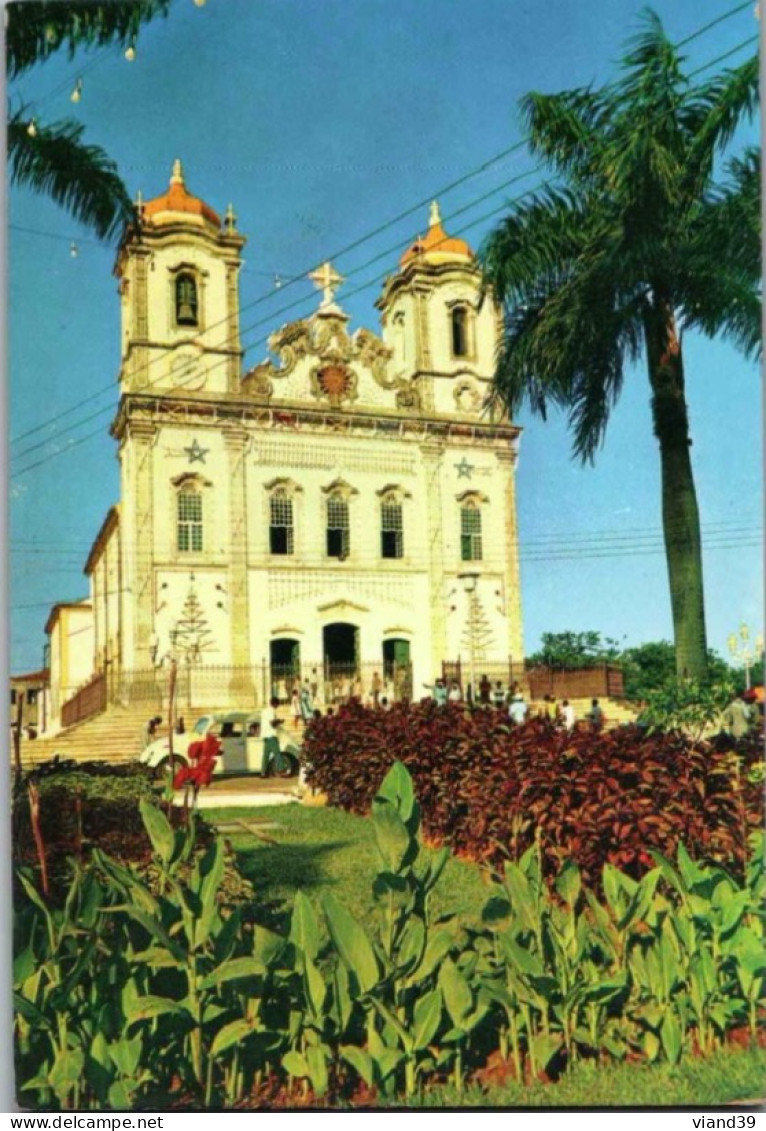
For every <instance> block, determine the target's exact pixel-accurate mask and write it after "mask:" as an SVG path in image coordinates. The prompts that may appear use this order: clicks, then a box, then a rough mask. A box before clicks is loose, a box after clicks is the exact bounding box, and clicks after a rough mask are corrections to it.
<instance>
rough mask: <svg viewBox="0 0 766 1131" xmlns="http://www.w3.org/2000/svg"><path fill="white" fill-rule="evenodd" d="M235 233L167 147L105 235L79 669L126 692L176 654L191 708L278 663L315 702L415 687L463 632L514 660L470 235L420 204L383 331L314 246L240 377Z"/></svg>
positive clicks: (504, 495) (508, 446)
mask: <svg viewBox="0 0 766 1131" xmlns="http://www.w3.org/2000/svg"><path fill="white" fill-rule="evenodd" d="M244 244H245V238H244V237H243V236H242V235H241V234H240V233H239V232H238V231H237V228H236V221H235V217H234V215H233V212H232V210H231V207H229V210H228V212H227V213H226V215H225V217H224V218H223V220H221V219H219V217H218V215H217V214H216V213H215V212H214V211H213V210H212V209H211V208H210V207H209V206H208V205H207V204H205V203H204V202H203V201H201V200H199V199H197V198H196V197H194V196H193V195H191V193H190V192H189V191H188V190H187V188H186V186H185V183H184V177H183V173H182V170H181V166H180V162H176V164H175V167H174V170H173V175H172V178H171V181H170V186H169V189H168V191H167V192H166V193H165V194H164V195H162V196H160V197H157V198H156V199H153V200H150V201H148V202H146V203H143V204H139V205H138V206H137V219H136V222H135V223H134V224H133V225H132V226H130V227H129V228H128V230H127V231H126V232H125V235H124V238H123V240H122V243H121V245H120V249H119V252H118V256H117V261H116V265H115V274H116V276H117V279H118V280H119V293H120V296H121V305H122V329H121V336H122V337H121V340H122V363H121V369H120V374H119V383H120V402H119V407H118V410H117V414H116V417H115V420H114V422H113V424H112V426H111V434H112V435H113V436H114V439H115V441H116V443H117V454H118V459H119V463H120V499H119V502H118V503H117V505H115V506H114V507H113V508H112V509H111V510H110V511H109V513H108V515H107V517H106V519H105V522H104V524H103V526H102V528H101V531H100V532H99V534H98V537H97V538H96V540H95V542H94V545H93V548H92V550H91V553H90V555H89V557H88V562H87V566H86V573H87V574H88V576H89V579H90V597H89V605H90V610H91V611H90V615H91V617H92V633H91V634H90V636H88V635H86V634H83V646H84V647H85V646H87V642H88V641H90V640H92V649H91V652H90V654H89V656H88V665H87V666H88V670H89V672H90V673H91V674H92V675H93V676H98V674H99V673H102V674H103V675H104V677H105V679H106V682H107V684H108V688H109V697H110V699H111V700H112V701H115V702H116V701H122V702H130V701H134V700H135V701H138V699H139V698H140V695H141V693H142V692H141V689H142V688H145V687H147V686H153V685H154V684H156V682H157V680H159V679H160V678H161V676H160V675H157V674H155V673H161V672H162V664H163V662H164V661H165V660H166V659H167V658H168V657H169V656H170V655H171V654H172V655H174V656H175V657H176V658H177V660H178V665H179V687H180V691H181V694H182V695H183V694H184V688H185V687H186V691H187V692H188V693H189V695H190V696H191V695H193V697H194V705H195V706H202V705H205V706H211V705H224V704H234V703H245V704H251V703H253V702H260V701H262V700H263V699H264V698H266V697H268V696H270V695H271V694H272V691H273V690H274V689H277V688H278V689H279V690H280V692H282V690H283V688H282V686H281V685H282V684H285V685H287V687H288V689H289V684H290V682H291V680H294V679H295V678H298V677H300V678H302V679H308V680H309V682H310V683H312V684H316V685H317V690H318V694H319V695H320V696H322V695H324V697H325V700H329V699H330V698H332V697H333V696H334V695H335V693H336V692H337V691H338V689H339V684H342V683H343V682H344V681H346V682H347V684H348V685H349V686H350V687H351V689H352V690H353V688H354V686H355V687H356V690H357V692H358V691H359V690H361V691H362V693H366V692H368V691H369V690H370V688H371V687H372V685H373V681H375V683H376V685H377V684H378V682H380V683H384V684H387V686H388V690H389V693H390V694H414V695H415V697H419V696H420V695H421V694H423V691H422V690H421V688H422V685H423V684H424V683H432V682H433V679H434V677H435V676H437V675H439V674H441V670H442V663H443V662H444V661H454V660H455V659H456V658H457V657H458V656H462V657H463V660H464V663H465V662H467V660H468V657H469V652H470V651H471V650H473V653H474V659H475V661H476V662H477V663H481V662H485V663H486V664H488V665H489V664H494V665H498V664H507V663H508V659H509V657H513V659H514V660H516V661H520V660H521V658H522V656H523V645H522V623H521V600H520V592H519V565H518V541H517V528H516V503H515V487H514V468H515V461H516V452H517V442H518V436H519V429H518V428H517V427H515V426H514V425H513V424H511V423H509V422H508V421H507V420H506V419H504V418H501V417H500V416H499V415H495V416H493V415H492V413H491V412H490V411H489V410H488V408H487V393H488V389H489V382H490V379H491V376H492V374H493V370H494V364H495V356H496V349H497V345H498V338H499V334H500V332H501V320H500V314H499V311H498V309H497V307H496V305H495V304H494V303H493V301H492V299H491V297H489V296H488V297H485V299H484V301H483V302H482V301H481V277H480V273H479V269H478V266H477V264H476V261H475V259H474V255H473V253H472V251H471V249H470V248H469V247H468V245H467V244H466V243H465V242H464V241H463V240H460V239H454V238H451V237H449V236H448V235H446V233H445V232H444V230H443V228H442V225H441V220H440V217H439V211H438V208H437V206H436V205H435V204H434V205H433V206H432V208H431V215H430V221H429V227H428V231H427V234H426V235H425V236H424V237H423V238H419V239H417V240H416V241H415V242H414V243H413V244H412V245H411V246H410V247H408V248H407V250H406V251H405V252H404V254H403V255H402V257H401V259H400V262H399V265H398V267H397V268H396V269H395V271H394V272H393V274H391V275H390V276H389V277H388V279H387V280H386V282H385V284H384V286H383V289H382V293H381V295H380V298H379V299H378V301H377V307H378V309H379V311H380V321H381V328H380V333H379V334H377V333H374V332H372V331H371V330H369V329H365V328H359V329H354V328H353V327H351V326H350V325H349V316H348V315H347V314H345V313H344V312H343V309H342V307H341V306H340V305H339V304H338V301H337V299H336V292H337V291H338V289H339V287H340V284H341V283H342V281H343V280H342V279H341V278H340V276H339V275H338V274H337V273H336V272H335V271H334V270H333V268H332V267H331V265H330V264H324V265H323V266H322V267H321V268H320V269H318V270H317V271H315V272H313V273H312V275H311V278H312V279H313V281H314V282H315V283H316V285H317V287H318V289H319V292H320V293H319V295H318V296H317V299H318V301H317V306H316V309H315V310H314V312H313V314H311V315H310V316H309V317H307V318H305V319H301V320H298V321H295V322H291V323H289V324H287V325H284V326H282V327H281V328H280V329H278V330H276V331H275V332H274V333H273V334H272V336H271V338H270V339H269V356H268V358H266V359H265V360H264V361H263V362H262V363H261V364H259V365H257V366H256V367H255V368H253V369H251V370H250V371H249V372H246V373H243V372H242V357H243V350H242V346H241V342H240V329H239V327H240V308H239V291H238V274H239V270H240V267H241V263H242V260H241V254H242V249H243V246H244ZM466 573H467V574H470V575H475V577H473V578H472V580H470V579H469V581H468V585H469V587H470V586H471V585H473V586H474V588H473V592H472V593H470V594H469V593H467V592H466V586H465V582H466V579H465V578H461V575H463V574H466ZM86 607H87V606H86V605H83V606H81V609H82V613H81V614H80V615H84V610H85V609H86ZM51 680H52V681H54V680H55V670H54V666H53V665H52V669H51ZM185 680H186V681H187V683H188V686H187V684H185V682H184V681H185ZM347 689H348V688H347ZM62 690H63V689H59V693H58V698H57V692H56V690H55V689H54V691H53V701H54V702H60V701H61V691H62ZM190 701H191V699H190Z"/></svg>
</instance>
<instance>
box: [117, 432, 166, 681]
mask: <svg viewBox="0 0 766 1131" xmlns="http://www.w3.org/2000/svg"><path fill="white" fill-rule="evenodd" d="M157 435H158V429H157V425H156V424H155V423H154V422H153V421H151V420H135V419H134V420H131V421H130V422H129V424H128V443H129V444H130V447H131V453H130V456H131V465H132V467H131V476H130V477H131V479H132V484H130V483H128V484H125V488H126V492H130V493H132V496H133V506H132V524H133V530H132V534H133V537H132V539H129V540H128V547H126V550H127V552H126V555H125V556H126V566H127V569H126V574H127V576H126V578H125V581H126V584H128V585H130V587H131V590H132V596H133V656H132V661H131V666H132V667H134V668H146V667H148V666H149V665H150V663H151V659H150V645H151V637H152V632H153V631H154V445H155V442H156V439H157ZM123 497H125V496H123ZM129 497H130V495H129V494H128V498H129ZM130 542H132V549H131V548H130Z"/></svg>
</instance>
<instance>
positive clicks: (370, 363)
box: [242, 306, 420, 409]
mask: <svg viewBox="0 0 766 1131" xmlns="http://www.w3.org/2000/svg"><path fill="white" fill-rule="evenodd" d="M347 323H348V315H347V314H344V312H343V311H342V310H340V308H338V307H335V306H332V307H330V308H328V309H324V310H319V311H317V312H316V313H315V314H314V315H313V316H312V317H311V318H307V319H305V320H301V321H297V322H289V323H287V324H286V325H285V326H282V327H281V328H280V329H279V330H277V331H276V332H275V333H274V334H272V335H271V337H270V338H269V342H268V345H269V351H270V352H271V354H272V355H273V358H274V360H272V359H269V360H266V361H264V362H262V363H261V364H260V365H257V366H255V367H254V368H253V369H251V370H250V372H249V373H247V374H246V376H245V377H244V379H243V382H242V387H243V391H245V392H248V393H250V394H251V395H252V396H254V397H257V398H259V399H266V400H268V399H271V397H272V396H274V395H276V396H287V397H289V399H291V400H292V399H295V393H296V388H295V383H294V381H290V380H289V379H290V378H296V379H299V378H300V377H301V376H302V371H304V370H305V378H306V380H305V384H304V383H303V382H302V380H301V383H300V396H301V398H303V397H306V398H307V399H311V400H313V401H315V402H317V403H319V404H328V405H331V406H333V407H336V408H337V407H340V406H342V405H346V404H353V403H354V402H355V401H357V400H360V401H364V400H365V398H364V396H363V393H362V390H361V387H360V386H361V384H362V383H363V382H364V381H365V380H366V379H367V378H368V377H369V378H371V380H372V382H373V383H374V385H376V386H377V387H378V388H379V389H384V390H386V391H389V392H392V393H393V394H394V397H393V400H394V403H395V404H396V405H397V406H398V407H402V408H408V409H417V408H419V407H420V405H419V397H418V394H417V390H416V389H415V388H414V386H412V385H411V383H410V382H408V381H404V380H402V378H401V377H399V376H398V375H394V374H391V373H390V372H389V370H390V363H391V359H392V353H393V351H392V350H391V349H390V348H389V347H388V346H387V345H386V344H385V343H384V342H383V341H382V339H381V338H379V337H378V336H377V334H374V333H373V332H372V330H368V329H366V328H364V327H363V328H361V329H359V330H357V331H356V333H354V334H349V332H348V329H347ZM280 384H282V386H283V387H282V388H281V389H280V388H279V386H280ZM288 388H289V392H288V391H287V389H288Z"/></svg>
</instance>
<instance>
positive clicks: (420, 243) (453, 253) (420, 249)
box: [399, 201, 473, 267]
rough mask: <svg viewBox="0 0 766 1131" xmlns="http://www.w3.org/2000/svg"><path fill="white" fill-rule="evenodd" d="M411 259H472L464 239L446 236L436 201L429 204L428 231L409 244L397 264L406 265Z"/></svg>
mask: <svg viewBox="0 0 766 1131" xmlns="http://www.w3.org/2000/svg"><path fill="white" fill-rule="evenodd" d="M413 260H421V261H425V262H426V263H450V262H454V261H455V260H459V261H462V262H464V263H465V262H471V261H472V260H473V252H472V251H471V248H470V247H469V246H468V244H467V243H466V242H465V240H461V239H458V238H457V237H455V236H448V235H447V233H446V232H445V231H444V228H443V227H442V221H441V216H440V215H439V206H438V204H437V203H436V201H434V202H433V204H432V205H431V215H430V217H429V228H428V231H427V232H426V234H425V235H424V236H422V237H421V236H418V238H417V239H416V240H415V242H414V243H412V244H410V246H409V247H408V248H407V250H406V251H405V253H404V255H403V256H402V257H401V259H400V260H399V266H400V267H406V266H407V264H408V263H411V262H412V261H413Z"/></svg>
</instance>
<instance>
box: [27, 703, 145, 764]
mask: <svg viewBox="0 0 766 1131" xmlns="http://www.w3.org/2000/svg"><path fill="white" fill-rule="evenodd" d="M149 716H150V712H149V711H147V709H146V708H145V707H142V708H135V707H133V708H124V707H109V708H107V710H106V711H103V712H102V713H101V714H99V715H93V716H92V717H91V718H89V719H84V720H83V721H82V722H81V723H76V724H75V725H74V726H71V727H67V729H66V730H62V731H59V733H58V734H57V735H55V736H54V737H52V738H33V739H22V742H21V761H22V764H23V765H24V767H25V768H32V767H33V766H36V765H39V764H40V763H41V762H47V761H48V760H49V759H51V758H52V757H53V756H54V755H55V754H59V755H61V757H62V758H74V759H76V760H77V761H78V762H90V761H96V760H97V761H103V762H112V763H114V764H120V763H123V764H124V763H125V762H132V761H133V760H134V759H136V758H137V757H138V755H139V753H140V751H141V732H142V729H143V726H144V724H145V723H146V720H147V718H149Z"/></svg>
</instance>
